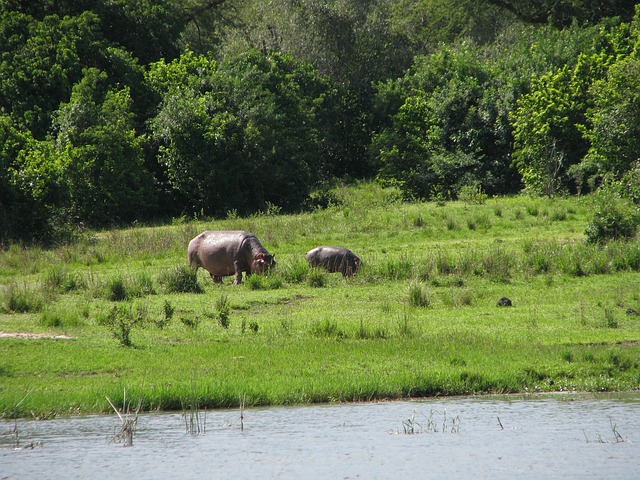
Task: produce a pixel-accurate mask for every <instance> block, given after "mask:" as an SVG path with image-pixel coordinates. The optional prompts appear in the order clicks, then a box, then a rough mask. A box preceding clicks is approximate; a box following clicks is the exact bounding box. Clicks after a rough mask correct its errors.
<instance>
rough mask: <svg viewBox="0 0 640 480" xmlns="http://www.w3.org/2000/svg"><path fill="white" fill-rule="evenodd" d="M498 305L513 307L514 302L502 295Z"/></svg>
mask: <svg viewBox="0 0 640 480" xmlns="http://www.w3.org/2000/svg"><path fill="white" fill-rule="evenodd" d="M496 306H497V307H512V306H513V304H512V303H511V300H510V299H508V298H507V297H502V298H501V299H500V300H498V303H496Z"/></svg>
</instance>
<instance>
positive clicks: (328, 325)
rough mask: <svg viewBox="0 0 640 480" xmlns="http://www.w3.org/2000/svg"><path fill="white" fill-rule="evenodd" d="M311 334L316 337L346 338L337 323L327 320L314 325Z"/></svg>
mask: <svg viewBox="0 0 640 480" xmlns="http://www.w3.org/2000/svg"><path fill="white" fill-rule="evenodd" d="M311 333H312V334H313V335H314V336H316V337H329V338H345V337H346V336H347V335H346V334H345V333H344V331H343V330H342V329H341V328H340V327H339V326H338V322H336V321H335V320H329V319H325V320H322V321H321V322H318V323H314V324H313V325H312V327H311Z"/></svg>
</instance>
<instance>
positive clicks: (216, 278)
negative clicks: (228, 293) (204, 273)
mask: <svg viewBox="0 0 640 480" xmlns="http://www.w3.org/2000/svg"><path fill="white" fill-rule="evenodd" d="M209 275H211V280H213V283H220V284H221V283H222V277H221V276H220V275H214V274H213V273H210V274H209Z"/></svg>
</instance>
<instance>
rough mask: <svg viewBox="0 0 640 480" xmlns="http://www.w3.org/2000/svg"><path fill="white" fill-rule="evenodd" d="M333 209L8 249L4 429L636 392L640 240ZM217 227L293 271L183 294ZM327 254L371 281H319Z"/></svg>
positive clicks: (564, 208)
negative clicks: (89, 419)
mask: <svg viewBox="0 0 640 480" xmlns="http://www.w3.org/2000/svg"><path fill="white" fill-rule="evenodd" d="M336 198H337V199H338V200H339V204H338V205H337V206H333V207H331V208H329V209H327V210H317V211H314V212H312V213H305V214H299V215H275V216H273V215H260V216H254V217H251V218H247V219H243V218H235V217H232V218H229V219H226V220H218V221H184V220H182V221H178V222H174V224H173V225H166V226H158V227H139V228H131V229H124V230H113V231H104V232H87V233H85V234H84V235H83V236H82V237H80V238H79V239H78V241H77V242H76V243H74V244H71V245H67V246H62V247H59V248H55V249H48V250H44V249H39V248H20V247H18V246H12V247H10V248H8V249H6V250H5V251H2V252H0V332H2V333H3V334H2V335H1V336H0V378H1V381H0V413H1V414H2V416H4V417H10V416H13V415H19V416H36V417H51V416H55V415H58V414H61V413H80V412H105V411H109V410H110V409H111V406H110V404H109V401H108V400H107V398H108V399H110V400H111V401H112V402H113V403H114V404H116V405H119V406H121V407H122V406H123V405H125V403H126V404H127V405H129V406H131V408H134V407H136V406H137V405H138V402H141V403H140V404H141V406H142V408H143V409H145V410H156V409H160V410H165V409H178V410H180V409H188V408H194V407H197V408H204V407H207V408H216V407H233V406H237V405H238V404H239V403H240V402H244V404H245V405H266V404H291V403H308V402H331V401H344V400H371V399H376V398H400V397H408V396H422V395H425V396H431V395H457V394H469V393H496V392H497V393H508V392H533V391H572V390H579V391H594V392H595V391H612V390H616V391H618V390H623V391H624V390H634V389H638V388H639V387H640V360H639V359H640V316H638V315H635V312H636V311H640V283H639V281H638V280H639V279H640V274H639V273H638V271H639V269H640V244H639V243H638V242H637V241H634V242H626V243H617V242H616V243H610V244H609V245H607V246H594V245H589V244H586V243H585V241H584V230H585V228H586V226H587V224H588V222H589V220H590V218H591V211H592V209H591V205H590V203H589V200H588V199H584V198H567V199H555V200H548V199H531V198H527V197H517V198H508V199H488V200H486V201H485V202H484V203H464V202H451V203H447V204H444V205H438V204H435V203H428V204H424V203H411V204H406V203H401V202H399V201H398V200H397V196H396V195H394V194H393V193H389V192H388V191H381V190H379V189H377V188H376V187H374V186H373V185H361V186H359V187H357V188H349V189H341V190H338V191H337V196H336ZM205 229H243V230H250V231H252V232H254V233H255V234H256V235H257V236H258V237H259V238H260V240H261V241H262V243H263V245H264V246H265V247H266V248H267V249H268V250H269V251H270V252H271V253H274V254H275V255H276V260H277V261H278V266H277V269H276V270H275V271H274V272H273V273H272V274H271V275H270V276H269V277H267V278H262V277H255V278H251V279H250V280H249V281H245V282H244V283H243V285H241V286H233V285H231V282H232V279H231V278H228V279H225V282H224V284H223V285H222V286H217V285H214V284H213V283H212V282H211V280H210V279H209V278H208V275H206V274H205V272H204V271H202V270H200V271H199V272H198V276H197V280H198V284H199V286H200V287H201V289H202V293H184V292H180V291H176V290H180V289H183V290H184V286H185V284H186V285H187V286H188V281H189V278H188V275H187V273H188V272H187V273H185V272H184V271H182V270H180V269H179V267H180V266H184V265H185V264H186V246H187V244H188V241H189V240H190V239H191V238H193V237H194V236H195V235H197V234H198V233H200V232H201V231H203V230H205ZM327 244H329V245H340V246H345V247H348V248H350V249H352V250H353V251H354V252H356V253H357V254H358V255H359V256H360V257H361V258H362V259H363V262H364V264H363V267H362V270H361V272H360V273H359V274H358V275H357V276H356V277H354V278H343V277H342V276H340V275H339V274H326V273H322V272H319V271H315V270H310V269H309V267H308V266H307V265H306V263H305V261H304V254H305V252H306V251H308V250H310V249H311V248H313V247H315V246H318V245H327ZM502 297H508V298H509V299H511V301H512V305H513V306H511V307H498V306H496V302H497V301H498V300H499V299H500V298H502ZM27 334H28V335H27ZM67 337H68V338H67Z"/></svg>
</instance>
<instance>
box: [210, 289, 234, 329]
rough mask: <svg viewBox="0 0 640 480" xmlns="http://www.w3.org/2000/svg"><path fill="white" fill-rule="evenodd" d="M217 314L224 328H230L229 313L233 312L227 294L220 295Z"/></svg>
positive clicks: (215, 307)
mask: <svg viewBox="0 0 640 480" xmlns="http://www.w3.org/2000/svg"><path fill="white" fill-rule="evenodd" d="M214 309H215V315H216V318H217V319H218V323H219V324H220V326H221V327H222V328H229V315H230V313H231V307H230V306H229V297H227V296H226V295H224V294H223V295H220V297H218V299H217V300H216V303H215V306H214Z"/></svg>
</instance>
